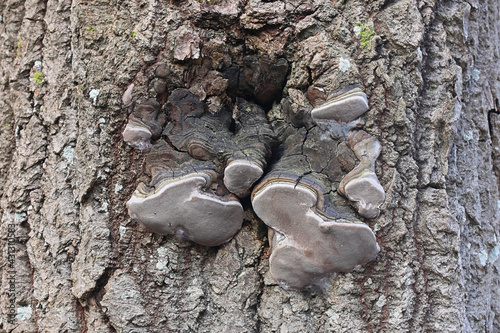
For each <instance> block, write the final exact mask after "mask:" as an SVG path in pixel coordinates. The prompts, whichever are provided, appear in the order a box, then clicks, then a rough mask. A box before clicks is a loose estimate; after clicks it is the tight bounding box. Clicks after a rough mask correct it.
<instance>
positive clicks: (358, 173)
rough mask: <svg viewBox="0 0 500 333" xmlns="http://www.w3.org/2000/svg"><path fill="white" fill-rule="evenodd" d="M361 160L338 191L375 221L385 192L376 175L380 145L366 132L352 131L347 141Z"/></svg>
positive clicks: (361, 212) (360, 212) (362, 213)
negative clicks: (376, 162)
mask: <svg viewBox="0 0 500 333" xmlns="http://www.w3.org/2000/svg"><path fill="white" fill-rule="evenodd" d="M347 143H348V145H349V147H351V149H352V150H353V151H354V153H355V154H356V157H357V158H358V159H359V164H358V165H357V166H356V167H355V168H354V169H353V170H352V171H351V172H349V173H348V174H347V175H346V176H345V177H344V178H343V179H342V181H341V182H340V185H339V188H338V191H339V192H340V193H341V194H342V195H344V196H346V197H347V198H348V199H349V200H350V201H351V202H353V204H354V206H355V207H356V209H357V210H358V213H359V214H360V215H362V216H364V217H367V218H370V219H373V218H375V217H377V216H378V214H379V213H380V210H379V207H380V205H382V204H383V203H384V200H385V191H384V188H383V187H382V185H380V183H379V181H378V178H377V175H376V174H375V161H376V159H377V157H378V155H379V154H380V143H379V142H378V140H377V139H376V138H375V137H373V136H371V135H369V134H368V133H366V132H365V131H352V132H351V133H350V134H349V139H348V141H347Z"/></svg>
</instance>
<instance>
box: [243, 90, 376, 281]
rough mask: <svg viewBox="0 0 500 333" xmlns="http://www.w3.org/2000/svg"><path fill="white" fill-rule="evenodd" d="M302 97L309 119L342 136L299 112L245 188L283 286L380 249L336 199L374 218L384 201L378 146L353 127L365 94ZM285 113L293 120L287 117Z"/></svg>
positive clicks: (320, 277)
mask: <svg viewBox="0 0 500 333" xmlns="http://www.w3.org/2000/svg"><path fill="white" fill-rule="evenodd" d="M308 98H309V100H310V101H312V102H313V105H314V104H316V105H317V106H316V108H314V109H313V110H312V111H311V118H312V120H313V121H314V123H316V124H318V125H324V124H333V125H335V124H338V126H340V127H345V128H346V130H345V132H346V133H344V131H340V132H334V131H328V129H329V128H330V127H331V126H316V125H314V124H313V125H311V123H310V122H309V121H308V120H307V117H305V116H304V117H301V118H300V119H303V124H302V126H304V127H302V128H299V129H298V130H294V131H290V130H289V128H288V129H287V128H284V129H282V134H281V135H280V138H283V139H282V142H281V146H280V150H279V151H280V156H279V159H277V160H276V161H275V162H274V163H273V164H272V165H271V168H270V172H269V173H268V174H267V175H266V176H265V177H264V178H263V180H262V181H261V182H260V183H259V184H258V185H257V186H256V187H255V189H254V191H253V192H252V205H253V208H254V211H255V213H256V214H257V216H259V217H260V218H261V219H262V220H263V221H264V223H265V224H267V225H268V226H269V227H270V236H269V239H270V245H271V251H272V252H271V256H270V258H269V264H270V272H271V275H272V276H273V278H274V279H275V280H276V281H277V282H278V284H279V285H280V286H282V287H283V288H285V289H298V290H302V289H308V288H315V287H318V286H320V285H321V284H322V283H323V282H324V281H325V280H327V279H328V278H331V277H332V276H334V275H335V274H336V273H338V272H349V271H351V270H352V269H354V268H355V267H356V266H359V265H363V264H366V263H367V262H369V261H371V260H373V259H374V258H375V257H376V256H377V254H378V252H379V250H380V249H379V246H378V244H377V241H376V237H375V234H374V233H373V231H372V230H371V229H370V227H369V226H368V225H366V224H364V223H362V222H361V221H360V220H359V219H358V218H356V217H355V215H354V214H353V212H352V209H351V208H350V207H349V205H348V204H347V203H346V201H345V199H343V198H342V197H340V196H339V194H342V195H345V196H347V198H348V199H349V200H350V201H351V202H352V203H353V204H354V206H355V208H356V209H357V210H358V212H359V214H360V215H362V216H365V217H369V218H373V217H376V216H377V215H378V213H379V210H378V207H379V206H380V204H381V203H382V202H383V200H384V198H385V196H384V190H383V188H382V186H381V185H380V183H379V182H378V179H377V177H376V175H375V172H374V171H375V169H374V165H375V160H376V158H377V157H378V155H379V153H380V145H379V144H378V141H377V140H376V139H375V138H374V137H372V136H370V135H368V134H367V133H366V132H364V131H360V130H359V129H358V128H357V127H359V125H360V124H361V123H362V122H360V121H357V119H358V118H359V117H360V116H361V115H363V114H364V113H365V112H367V111H368V109H369V107H368V100H367V98H366V95H365V93H364V92H363V91H362V90H361V89H360V87H359V86H353V85H350V86H347V87H346V88H344V89H341V90H338V91H336V92H334V93H332V94H330V95H329V96H328V97H326V93H325V91H324V89H318V88H314V87H313V88H310V89H309V90H308ZM318 105H319V106H318ZM285 112H287V111H286V110H285ZM288 112H292V111H290V110H289V111H288ZM286 117H288V119H289V121H292V123H293V126H295V127H297V125H300V124H298V123H297V119H299V118H297V117H296V116H294V114H292V115H286ZM300 119H299V120H300ZM293 120H295V121H293ZM285 127H286V126H285ZM353 127H354V129H353ZM290 133H292V134H290ZM339 133H340V134H339ZM347 133H349V134H348V137H349V140H347V142H346V143H344V142H343V140H344V139H345V137H344V135H347ZM356 160H357V161H358V164H357V165H356ZM346 173H347V175H346ZM339 184H341V185H342V188H341V187H340V186H338V185H339ZM336 187H338V191H335V189H336Z"/></svg>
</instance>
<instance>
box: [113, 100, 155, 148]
mask: <svg viewBox="0 0 500 333" xmlns="http://www.w3.org/2000/svg"><path fill="white" fill-rule="evenodd" d="M164 124H165V115H164V114H163V113H160V104H159V103H158V102H157V101H156V100H155V99H153V98H150V99H148V100H146V101H145V102H143V103H141V104H139V105H138V106H136V107H135V109H134V110H133V111H132V114H131V115H130V116H129V118H128V123H127V126H126V127H125V130H124V131H123V133H122V135H123V141H125V142H127V143H128V144H129V145H131V146H134V147H136V148H138V149H139V150H145V149H149V148H151V140H156V139H158V138H159V137H160V135H161V131H162V128H163V125H164Z"/></svg>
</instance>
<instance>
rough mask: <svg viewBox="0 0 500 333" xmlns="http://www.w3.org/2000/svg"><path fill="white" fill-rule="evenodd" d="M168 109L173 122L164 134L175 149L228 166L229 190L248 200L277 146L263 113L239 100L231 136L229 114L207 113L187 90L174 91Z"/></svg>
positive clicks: (225, 174) (225, 177) (226, 169)
mask: <svg viewBox="0 0 500 333" xmlns="http://www.w3.org/2000/svg"><path fill="white" fill-rule="evenodd" d="M167 105H168V108H169V117H170V120H171V121H170V123H169V124H168V125H167V127H166V128H165V131H164V134H165V135H166V136H167V137H168V138H169V139H170V141H171V142H172V144H173V145H174V146H175V148H176V149H178V150H181V151H187V152H188V153H189V154H190V155H191V156H193V157H194V158H196V159H199V160H217V161H218V162H219V163H221V164H222V165H223V166H225V170H224V184H225V186H226V187H227V189H228V190H229V191H230V192H232V193H234V194H236V195H237V196H239V197H244V196H247V195H248V194H249V190H250V188H251V186H252V185H253V184H254V182H255V181H257V180H258V179H259V178H260V177H261V176H262V174H263V170H264V168H265V166H266V164H267V162H266V160H267V159H268V158H269V157H270V155H271V146H272V144H273V142H274V133H273V131H272V130H271V128H270V126H269V124H268V123H267V119H266V117H265V112H264V110H263V109H262V108H260V107H259V106H257V105H255V104H251V103H248V102H246V101H244V100H243V99H238V100H237V105H236V110H235V111H234V117H235V122H236V125H235V127H236V131H235V133H232V132H231V131H230V130H229V127H230V126H231V121H232V118H231V114H230V113H229V112H228V110H226V109H224V108H222V109H220V110H219V111H218V112H217V113H215V114H210V113H207V112H205V109H204V106H203V103H202V102H201V101H200V100H199V98H198V97H197V96H195V95H193V94H192V93H191V92H189V91H188V90H186V89H176V90H174V91H173V92H172V94H171V95H170V98H169V100H168V103H167Z"/></svg>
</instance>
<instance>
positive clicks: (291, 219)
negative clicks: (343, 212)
mask: <svg viewBox="0 0 500 333" xmlns="http://www.w3.org/2000/svg"><path fill="white" fill-rule="evenodd" d="M322 200H324V198H323V197H322V194H321V193H319V192H318V191H316V190H315V189H313V188H311V187H310V186H307V185H306V184H304V183H300V182H299V183H298V184H297V183H296V181H294V180H293V179H285V178H282V179H275V180H270V181H267V182H265V183H264V184H262V185H261V186H259V187H258V189H257V190H256V191H254V193H253V196H252V204H253V207H254V210H255V213H256V214H257V215H258V216H259V217H260V218H261V219H262V220H263V221H265V222H266V224H267V225H268V226H270V227H271V228H272V229H273V230H274V235H273V237H272V238H271V239H270V242H271V248H272V254H271V256H270V258H269V264H270V269H271V275H272V276H273V278H274V279H275V280H276V281H277V282H278V283H279V284H280V285H281V286H282V287H283V288H285V289H306V288H309V287H313V286H315V285H318V284H319V283H320V282H321V281H322V280H324V279H325V278H329V277H331V276H332V275H333V274H335V273H336V272H349V271H351V270H352V269H354V268H355V267H356V266H358V265H363V264H365V263H367V262H368V261H370V260H372V259H374V258H375V257H376V255H377V254H378V252H379V247H378V244H377V241H376V239H375V235H374V234H373V232H372V231H371V229H370V228H369V227H368V226H366V225H365V224H362V223H356V222H353V221H350V220H347V219H343V218H337V219H335V218H331V217H328V216H327V215H325V213H324V212H322V211H321V202H322Z"/></svg>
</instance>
